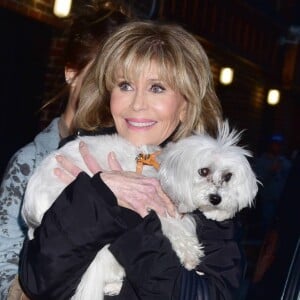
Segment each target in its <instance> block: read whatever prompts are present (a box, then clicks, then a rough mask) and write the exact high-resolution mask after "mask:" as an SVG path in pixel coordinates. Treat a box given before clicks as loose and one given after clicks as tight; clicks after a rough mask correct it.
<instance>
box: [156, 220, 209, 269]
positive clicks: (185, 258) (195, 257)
mask: <svg viewBox="0 0 300 300" xmlns="http://www.w3.org/2000/svg"><path fill="white" fill-rule="evenodd" d="M191 218H192V217H189V216H184V217H183V218H179V217H178V218H171V217H161V218H160V220H161V224H162V231H163V233H164V235H165V236H166V237H168V239H169V240H170V242H171V244H172V248H173V250H174V251H175V252H176V254H177V256H178V258H179V259H180V262H181V263H182V265H183V266H184V267H185V268H186V269H188V270H192V269H194V268H195V267H196V266H197V265H198V264H199V263H200V259H201V257H203V256H204V252H203V250H202V246H201V244H200V243H199V241H198V238H197V234H196V229H195V223H194V222H193V220H192V219H191Z"/></svg>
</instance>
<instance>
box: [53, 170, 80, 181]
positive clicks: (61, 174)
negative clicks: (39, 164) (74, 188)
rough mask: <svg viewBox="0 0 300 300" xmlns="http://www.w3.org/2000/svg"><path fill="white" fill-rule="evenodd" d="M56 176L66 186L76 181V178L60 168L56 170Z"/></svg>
mask: <svg viewBox="0 0 300 300" xmlns="http://www.w3.org/2000/svg"><path fill="white" fill-rule="evenodd" d="M54 174H55V176H57V177H58V178H59V179H60V180H61V181H62V182H63V183H64V184H66V185H69V184H70V183H71V182H72V181H73V180H74V179H75V177H74V176H72V175H70V174H68V173H67V172H65V171H64V170H62V169H60V168H55V169H54Z"/></svg>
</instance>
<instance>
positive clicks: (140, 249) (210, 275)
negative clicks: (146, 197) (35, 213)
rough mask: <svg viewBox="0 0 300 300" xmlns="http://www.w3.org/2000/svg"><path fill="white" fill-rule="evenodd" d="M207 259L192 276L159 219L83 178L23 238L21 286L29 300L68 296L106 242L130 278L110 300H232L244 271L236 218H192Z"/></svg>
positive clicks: (95, 181)
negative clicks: (32, 234)
mask: <svg viewBox="0 0 300 300" xmlns="http://www.w3.org/2000/svg"><path fill="white" fill-rule="evenodd" d="M194 216H195V218H196V222H197V233H198V236H199V240H200V241H201V242H202V243H203V244H204V246H205V248H204V250H205V254H206V255H205V257H204V259H203V260H202V262H201V263H200V265H199V266H198V271H200V272H203V273H204V274H205V275H202V276H200V275H198V274H197V273H196V272H195V271H187V270H185V269H184V268H183V267H182V266H181V265H180V262H179V260H178V258H177V256H176V254H175V252H174V251H173V250H172V247H171V244H170V242H169V240H168V239H167V238H166V237H165V236H164V235H163V234H162V231H161V224H160V221H159V218H158V217H157V215H156V214H155V213H154V212H151V213H150V214H149V215H148V216H146V217H145V218H141V217H140V216H139V215H138V214H136V213H135V212H133V211H131V210H128V209H126V208H122V207H119V206H118V205H117V201H116V199H115V197H114V195H113V193H112V192H111V191H110V189H109V188H108V187H107V186H106V185H105V184H104V182H102V181H101V179H100V176H99V174H96V175H95V176H94V177H93V178H90V177H89V176H88V175H87V174H85V173H81V174H79V176H78V177H77V179H76V180H75V181H74V182H73V183H71V184H70V185H69V186H68V187H66V189H65V190H64V191H63V192H62V194H61V195H60V196H59V197H58V199H57V200H56V201H55V202H54V204H53V205H52V206H51V207H50V209H49V210H48V211H47V212H46V213H45V215H44V217H43V220H42V223H41V225H40V227H39V228H37V229H36V230H35V237H34V239H33V240H31V241H29V240H25V242H24V245H23V249H22V252H21V257H20V273H19V276H20V282H21V286H22V288H23V289H24V291H25V292H26V293H27V294H28V296H29V297H30V298H31V299H43V300H47V299H55V300H59V299H69V298H70V297H71V296H72V295H73V294H74V292H75V290H76V287H77V285H78V284H79V282H80V279H81V277H82V275H83V274H84V272H85V271H86V269H87V268H88V266H89V264H90V263H91V262H92V260H93V259H94V257H95V255H96V254H97V252H98V251H99V250H100V249H101V248H102V247H103V246H104V245H106V244H110V247H109V248H110V251H111V252H112V253H113V255H114V256H115V257H116V259H117V260H118V261H119V263H120V264H121V265H122V266H123V267H124V269H125V272H126V279H125V281H124V283H123V286H122V290H121V293H120V295H118V296H114V297H109V296H106V297H105V299H107V300H108V299H112V300H135V299H142V300H168V299H170V300H171V299H172V300H175V299H180V300H181V299H182V300H183V299H184V300H193V299H195V300H196V299H199V300H200V299H202V300H206V299H235V296H234V295H235V293H236V291H237V289H238V288H239V283H240V279H241V276H242V270H243V257H242V252H241V251H240V249H239V245H238V241H237V238H238V232H239V231H238V230H239V228H238V226H237V223H236V222H235V220H229V221H225V222H221V223H220V222H214V221H211V220H207V219H206V218H205V217H204V216H203V215H202V214H201V213H200V212H195V214H194Z"/></svg>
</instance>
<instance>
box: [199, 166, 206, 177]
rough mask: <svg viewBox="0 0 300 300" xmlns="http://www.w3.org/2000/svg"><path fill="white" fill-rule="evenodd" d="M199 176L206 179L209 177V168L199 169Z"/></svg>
mask: <svg viewBox="0 0 300 300" xmlns="http://www.w3.org/2000/svg"><path fill="white" fill-rule="evenodd" d="M198 174H199V175H200V176H201V177H206V176H208V174H209V168H202V169H199V170H198Z"/></svg>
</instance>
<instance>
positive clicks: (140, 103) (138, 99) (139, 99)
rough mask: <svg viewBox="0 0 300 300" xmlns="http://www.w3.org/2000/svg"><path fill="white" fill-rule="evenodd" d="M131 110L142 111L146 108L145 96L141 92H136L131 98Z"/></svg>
mask: <svg viewBox="0 0 300 300" xmlns="http://www.w3.org/2000/svg"><path fill="white" fill-rule="evenodd" d="M131 105H132V108H133V110H136V111H139V110H144V109H146V107H147V96H146V95H145V94H144V93H143V92H142V91H136V92H135V94H134V96H133V98H132V103H131Z"/></svg>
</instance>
